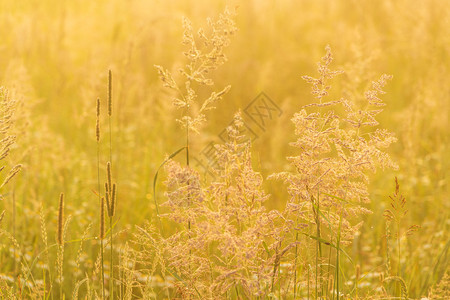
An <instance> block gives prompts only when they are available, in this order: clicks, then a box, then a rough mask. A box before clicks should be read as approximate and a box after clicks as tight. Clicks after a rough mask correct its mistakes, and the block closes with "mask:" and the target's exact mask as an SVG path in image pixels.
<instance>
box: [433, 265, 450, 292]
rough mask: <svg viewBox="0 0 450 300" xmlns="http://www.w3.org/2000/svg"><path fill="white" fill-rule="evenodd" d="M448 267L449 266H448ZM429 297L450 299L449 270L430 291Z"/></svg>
mask: <svg viewBox="0 0 450 300" xmlns="http://www.w3.org/2000/svg"><path fill="white" fill-rule="evenodd" d="M447 268H448V267H447ZM428 298H429V299H436V300H437V299H450V271H449V270H447V271H446V272H445V274H444V276H443V277H442V278H441V280H440V281H439V283H438V284H437V285H435V286H433V287H432V288H431V289H430V292H429V293H428Z"/></svg>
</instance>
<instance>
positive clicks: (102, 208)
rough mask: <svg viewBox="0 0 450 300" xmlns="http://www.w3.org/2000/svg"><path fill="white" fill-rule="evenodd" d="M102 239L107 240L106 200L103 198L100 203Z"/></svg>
mask: <svg viewBox="0 0 450 300" xmlns="http://www.w3.org/2000/svg"><path fill="white" fill-rule="evenodd" d="M100 206H101V207H100V239H101V240H103V239H104V238H105V198H104V197H102V199H101V203H100Z"/></svg>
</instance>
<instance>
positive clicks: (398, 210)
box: [383, 177, 420, 298]
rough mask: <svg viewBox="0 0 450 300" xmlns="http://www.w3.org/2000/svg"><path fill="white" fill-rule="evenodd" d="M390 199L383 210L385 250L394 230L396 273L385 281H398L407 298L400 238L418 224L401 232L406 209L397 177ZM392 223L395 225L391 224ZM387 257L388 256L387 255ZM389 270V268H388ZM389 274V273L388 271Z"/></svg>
mask: <svg viewBox="0 0 450 300" xmlns="http://www.w3.org/2000/svg"><path fill="white" fill-rule="evenodd" d="M389 199H390V200H391V201H390V203H389V204H390V208H388V209H386V210H385V211H384V214H383V216H384V218H385V219H386V228H387V232H386V243H387V247H386V249H387V251H389V249H390V247H389V245H388V244H389V238H390V236H391V232H395V238H396V241H397V274H396V275H395V274H390V276H388V277H386V279H385V282H389V281H397V282H399V283H400V287H401V295H402V297H405V298H407V297H408V289H407V287H406V284H405V282H404V280H403V278H402V274H401V270H402V268H401V256H402V252H401V239H402V237H407V236H409V235H412V234H413V233H414V232H416V231H417V230H419V228H420V226H419V225H412V226H410V227H408V229H406V230H405V231H404V232H402V220H403V219H404V218H405V216H406V214H407V212H408V210H407V208H406V207H405V205H406V198H405V197H404V196H403V195H402V194H400V185H399V183H398V179H397V177H395V192H394V194H393V195H392V196H389ZM392 223H394V224H395V226H391V224H392ZM388 255H389V254H388ZM388 257H389V256H388ZM388 272H389V270H388ZM388 275H389V273H388Z"/></svg>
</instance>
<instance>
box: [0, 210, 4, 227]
mask: <svg viewBox="0 0 450 300" xmlns="http://www.w3.org/2000/svg"><path fill="white" fill-rule="evenodd" d="M4 216H5V211H4V210H3V211H2V213H1V214H0V224H2V221H3V217H4Z"/></svg>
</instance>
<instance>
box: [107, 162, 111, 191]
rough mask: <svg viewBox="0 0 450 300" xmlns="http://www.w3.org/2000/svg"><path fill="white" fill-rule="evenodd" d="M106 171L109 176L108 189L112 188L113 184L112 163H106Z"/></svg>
mask: <svg viewBox="0 0 450 300" xmlns="http://www.w3.org/2000/svg"><path fill="white" fill-rule="evenodd" d="M106 171H107V174H108V187H111V186H112V183H111V162H109V161H108V162H107V163H106Z"/></svg>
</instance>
